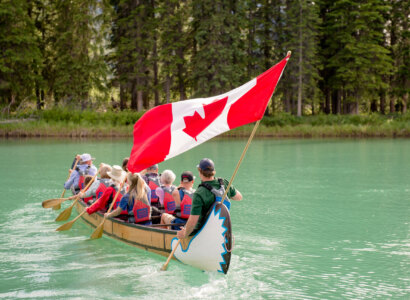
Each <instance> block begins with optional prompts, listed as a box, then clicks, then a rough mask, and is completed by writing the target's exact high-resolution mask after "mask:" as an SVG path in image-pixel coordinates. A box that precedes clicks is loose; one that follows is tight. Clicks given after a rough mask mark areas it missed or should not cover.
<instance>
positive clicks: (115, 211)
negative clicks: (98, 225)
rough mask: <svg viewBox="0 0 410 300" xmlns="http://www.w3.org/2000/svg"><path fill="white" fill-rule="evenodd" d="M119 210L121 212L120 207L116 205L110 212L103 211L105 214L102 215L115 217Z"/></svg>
mask: <svg viewBox="0 0 410 300" xmlns="http://www.w3.org/2000/svg"><path fill="white" fill-rule="evenodd" d="M121 212H122V208H121V207H120V206H118V207H117V208H116V209H114V210H113V211H112V212H110V213H105V214H104V217H105V218H113V217H116V216H118V215H120V214H121Z"/></svg>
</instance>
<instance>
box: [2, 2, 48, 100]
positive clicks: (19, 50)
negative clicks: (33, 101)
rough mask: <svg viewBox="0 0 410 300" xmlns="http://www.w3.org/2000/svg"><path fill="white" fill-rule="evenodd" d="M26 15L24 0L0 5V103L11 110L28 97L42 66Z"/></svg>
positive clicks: (32, 29) (28, 14) (32, 24)
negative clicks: (7, 104)
mask: <svg viewBox="0 0 410 300" xmlns="http://www.w3.org/2000/svg"><path fill="white" fill-rule="evenodd" d="M30 12H31V7H30V5H29V3H28V2H27V1H25V0H13V1H10V0H4V1H1V2H0V49H1V56H0V99H1V100H2V101H1V103H10V104H14V105H15V107H17V105H18V104H19V103H20V102H21V101H22V100H24V99H25V98H27V97H30V96H31V95H32V89H33V87H34V83H35V82H36V81H37V80H38V69H39V68H40V67H41V63H42V62H41V56H40V51H39V47H38V46H39V45H38V43H37V41H36V39H35V35H34V30H35V27H34V20H33V19H32V18H31V17H30Z"/></svg>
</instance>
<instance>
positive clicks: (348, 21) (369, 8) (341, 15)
mask: <svg viewBox="0 0 410 300" xmlns="http://www.w3.org/2000/svg"><path fill="white" fill-rule="evenodd" d="M387 8H388V7H387V6H386V5H385V3H384V1H382V0H371V1H345V0H338V1H334V2H333V3H332V6H331V7H330V10H329V12H328V14H327V18H328V21H327V24H326V25H327V30H328V37H331V39H329V40H328V41H327V43H326V46H327V47H328V49H327V51H328V53H330V57H329V60H328V61H327V65H326V68H329V69H331V71H329V73H331V74H333V76H332V78H331V82H332V87H333V89H336V90H338V91H339V92H338V97H339V98H342V99H343V101H344V107H343V111H344V112H348V113H356V114H357V113H359V106H360V104H363V105H367V102H366V101H365V100H366V99H369V98H370V97H371V96H375V92H376V91H378V90H379V88H380V87H382V88H385V87H386V83H385V82H384V81H383V76H384V75H387V74H389V72H390V70H391V60H390V59H389V56H388V50H387V49H386V48H385V47H384V46H383V26H384V24H385V20H384V18H383V13H384V12H385V11H386V10H387Z"/></svg>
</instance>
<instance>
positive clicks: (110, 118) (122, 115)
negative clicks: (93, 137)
mask: <svg viewBox="0 0 410 300" xmlns="http://www.w3.org/2000/svg"><path fill="white" fill-rule="evenodd" d="M142 114H143V112H135V111H131V110H124V111H122V112H116V111H107V112H97V111H93V110H69V109H58V108H55V109H50V110H41V111H26V112H24V113H21V114H18V115H16V117H18V118H35V119H39V120H41V121H43V122H46V123H49V124H55V123H63V124H78V125H83V126H94V125H104V124H106V125H112V126H129V125H133V124H135V122H136V121H137V120H138V119H139V118H140V117H141V116H142Z"/></svg>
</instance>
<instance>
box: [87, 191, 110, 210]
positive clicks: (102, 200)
mask: <svg viewBox="0 0 410 300" xmlns="http://www.w3.org/2000/svg"><path fill="white" fill-rule="evenodd" d="M113 192H115V189H114V188H113V187H111V186H110V187H108V188H107V189H106V190H105V192H104V194H102V196H101V198H100V199H98V200H97V201H95V202H94V203H93V204H92V205H91V206H90V207H88V208H87V213H88V214H89V215H91V214H93V213H95V212H96V211H99V210H102V209H104V208H105V205H106V204H107V202H108V200H109V199H110V196H111V195H112V194H113Z"/></svg>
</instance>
